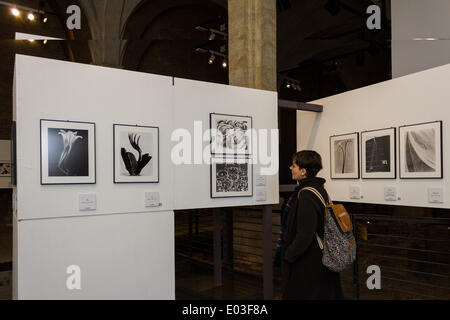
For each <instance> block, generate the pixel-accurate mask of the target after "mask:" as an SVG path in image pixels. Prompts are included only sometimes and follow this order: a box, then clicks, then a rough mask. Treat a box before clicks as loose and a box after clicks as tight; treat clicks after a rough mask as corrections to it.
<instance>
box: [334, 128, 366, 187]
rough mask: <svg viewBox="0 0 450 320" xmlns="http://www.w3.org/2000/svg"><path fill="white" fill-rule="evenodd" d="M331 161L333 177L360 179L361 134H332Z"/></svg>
mask: <svg viewBox="0 0 450 320" xmlns="http://www.w3.org/2000/svg"><path fill="white" fill-rule="evenodd" d="M330 161H331V163H330V164H331V178H332V179H358V178H359V134H358V133H350V134H344V135H336V136H331V137H330Z"/></svg>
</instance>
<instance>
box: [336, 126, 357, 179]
mask: <svg viewBox="0 0 450 320" xmlns="http://www.w3.org/2000/svg"><path fill="white" fill-rule="evenodd" d="M349 135H356V148H357V151H356V152H357V159H356V166H357V175H358V176H357V177H347V178H342V177H333V167H334V164H333V154H332V152H331V151H332V147H331V141H332V139H333V138H336V137H343V136H349ZM359 140H360V139H359V132H351V133H345V134H337V135H333V136H330V141H329V143H330V177H331V179H345V180H349V179H351V180H355V179H359V178H360V177H361V174H360V170H361V168H360V154H359V153H360V150H359Z"/></svg>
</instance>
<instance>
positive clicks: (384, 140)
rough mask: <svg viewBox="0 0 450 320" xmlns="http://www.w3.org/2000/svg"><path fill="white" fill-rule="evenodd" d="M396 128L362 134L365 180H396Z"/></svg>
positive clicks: (362, 159) (362, 161) (362, 158)
mask: <svg viewBox="0 0 450 320" xmlns="http://www.w3.org/2000/svg"><path fill="white" fill-rule="evenodd" d="M395 152H396V149H395V128H388V129H378V130H371V131H364V132H361V176H362V178H363V179H395V178H396V163H395Z"/></svg>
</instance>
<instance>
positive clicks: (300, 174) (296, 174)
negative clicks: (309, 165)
mask: <svg viewBox="0 0 450 320" xmlns="http://www.w3.org/2000/svg"><path fill="white" fill-rule="evenodd" d="M289 169H291V174H292V179H293V180H301V179H304V178H306V175H305V174H306V172H305V171H306V170H305V169H300V167H299V166H298V165H297V164H296V163H295V161H292V165H291V166H290V167H289Z"/></svg>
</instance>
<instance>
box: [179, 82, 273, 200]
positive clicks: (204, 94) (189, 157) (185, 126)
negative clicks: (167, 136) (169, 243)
mask: <svg viewBox="0 0 450 320" xmlns="http://www.w3.org/2000/svg"><path fill="white" fill-rule="evenodd" d="M174 104H175V110H174V117H175V121H174V128H176V129H177V130H180V131H179V132H178V133H179V134H175V135H174V139H173V140H174V141H175V142H176V144H178V146H180V149H181V147H183V146H187V144H185V143H186V141H185V140H184V139H182V138H181V137H182V136H183V131H186V132H189V134H190V137H189V138H190V140H189V142H188V144H189V149H190V150H192V152H189V153H188V154H187V153H181V152H179V148H177V146H175V147H174V149H173V153H174V155H175V156H178V155H179V154H182V157H180V159H179V162H180V163H179V164H178V165H176V166H175V180H174V181H175V184H174V193H175V195H176V196H175V198H174V201H175V207H174V208H175V209H192V208H216V207H231V206H244V205H264V204H276V203H278V202H279V182H278V157H279V156H278V144H279V139H278V132H277V130H276V132H272V129H278V120H277V119H278V104H277V93H276V92H271V91H264V90H256V89H249V88H242V87H235V86H228V85H221V84H215V83H207V82H201V81H194V80H187V79H179V78H175V97H174ZM209 129H211V132H209V131H210V130H209ZM250 129H252V130H250ZM227 130H230V132H232V134H227V133H225V132H227ZM246 133H247V134H246ZM272 133H275V134H274V135H272ZM244 137H247V139H244ZM211 141H212V145H211V146H210V145H209V143H210V142H211ZM219 147H220V148H219ZM220 158H223V159H225V160H223V161H222V160H218V159H220ZM245 158H248V161H246V160H245ZM232 159H237V160H236V161H234V162H235V164H234V165H231V166H226V165H225V164H224V162H226V163H227V164H229V163H230V162H233V160H232ZM218 162H222V164H221V166H222V169H223V170H217V168H218ZM242 162H244V163H242ZM246 163H247V164H246ZM248 164H252V165H248ZM219 166H220V164H219ZM226 167H228V168H226ZM231 167H233V168H231ZM238 167H239V168H238ZM241 169H242V170H241ZM229 170H231V171H232V173H231V174H230V172H229ZM249 170H252V171H253V172H249ZM213 174H214V176H213ZM225 176H227V177H229V176H232V177H234V178H236V179H237V180H241V181H245V182H244V183H243V185H245V184H246V182H247V181H252V180H253V183H256V182H257V181H262V182H263V183H258V186H257V187H255V188H253V192H252V190H251V189H250V188H248V189H246V188H245V187H244V188H243V189H240V187H239V186H238V184H235V183H230V182H229V181H234V180H235V179H234V178H231V179H227V177H225ZM227 181H228V182H227ZM253 183H252V185H253ZM224 184H225V185H226V186H225V185H224ZM193 186H195V192H193V191H192V188H193ZM213 189H214V190H213ZM258 195H259V196H258Z"/></svg>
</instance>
